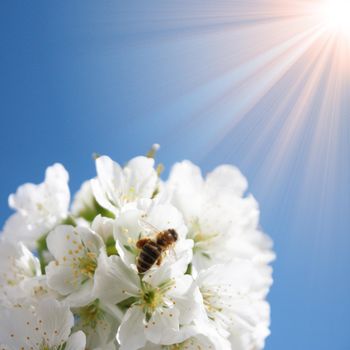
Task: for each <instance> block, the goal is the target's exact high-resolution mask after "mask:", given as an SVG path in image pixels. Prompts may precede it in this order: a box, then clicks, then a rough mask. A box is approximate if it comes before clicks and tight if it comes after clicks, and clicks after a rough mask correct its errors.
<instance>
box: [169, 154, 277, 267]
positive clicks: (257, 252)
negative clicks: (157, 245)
mask: <svg viewBox="0 0 350 350" xmlns="http://www.w3.org/2000/svg"><path fill="white" fill-rule="evenodd" d="M168 188H169V189H170V191H171V192H172V203H173V204H174V205H175V206H176V207H177V208H178V209H179V210H180V211H181V212H182V214H183V215H184V218H185V221H186V224H187V226H188V228H189V233H188V237H189V238H191V239H193V240H194V242H195V246H194V261H193V263H194V266H195V267H196V268H197V269H199V270H200V269H203V268H207V267H209V266H211V265H213V264H215V263H220V262H226V261H229V260H230V259H231V258H232V257H242V258H250V259H253V260H254V261H260V262H262V263H264V264H265V263H267V262H269V261H271V260H272V259H273V258H274V254H273V253H272V252H271V241H270V239H269V238H268V237H267V236H265V235H264V234H263V233H262V232H261V231H259V229H258V223H259V222H258V221H259V209H258V205H257V203H256V201H255V199H254V198H253V197H252V196H251V195H248V196H247V197H243V194H244V192H245V190H246V188H247V181H246V180H245V178H244V177H243V176H242V174H241V173H240V172H239V170H238V169H236V168H234V167H232V166H229V165H222V166H220V167H218V168H216V169H215V170H214V171H213V172H211V173H209V174H208V175H207V177H206V179H203V177H202V175H201V172H200V169H199V168H198V167H197V166H195V165H193V164H192V163H191V162H189V161H184V162H182V163H178V164H176V165H175V166H174V167H173V169H172V171H171V174H170V178H169V181H168Z"/></svg>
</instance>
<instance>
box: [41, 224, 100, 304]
mask: <svg viewBox="0 0 350 350" xmlns="http://www.w3.org/2000/svg"><path fill="white" fill-rule="evenodd" d="M103 246H104V244H103V241H102V239H101V238H100V237H99V236H98V235H97V234H95V233H94V232H92V231H91V230H90V229H88V228H86V227H73V226H70V225H60V226H57V227H56V228H55V229H54V230H53V231H52V232H50V233H49V235H48V237H47V247H48V249H49V251H50V253H51V254H52V255H53V256H54V259H55V260H54V261H52V262H50V264H49V265H48V266H47V267H46V275H47V283H48V285H49V287H50V288H52V289H54V290H56V291H57V292H58V293H60V294H61V295H63V296H69V297H68V299H67V301H68V302H70V303H71V305H73V306H82V305H86V304H87V303H88V302H90V301H92V300H93V298H92V296H91V291H92V286H93V281H94V280H93V277H94V273H95V270H96V267H97V259H98V255H99V253H100V249H101V248H102V247H103Z"/></svg>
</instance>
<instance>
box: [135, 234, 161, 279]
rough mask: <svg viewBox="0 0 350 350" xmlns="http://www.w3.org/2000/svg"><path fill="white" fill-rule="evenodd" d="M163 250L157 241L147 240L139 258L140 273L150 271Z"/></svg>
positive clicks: (138, 267)
mask: <svg viewBox="0 0 350 350" xmlns="http://www.w3.org/2000/svg"><path fill="white" fill-rule="evenodd" d="M161 253H162V250H161V248H160V247H158V245H157V243H155V242H153V241H149V242H147V243H146V244H145V245H144V246H143V247H142V249H141V252H140V254H139V256H138V259H137V270H138V272H139V273H145V272H146V271H148V270H149V269H150V268H151V267H152V266H153V265H154V264H155V262H156V261H157V260H158V258H159V256H160V255H161Z"/></svg>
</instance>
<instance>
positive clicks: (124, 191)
mask: <svg viewBox="0 0 350 350" xmlns="http://www.w3.org/2000/svg"><path fill="white" fill-rule="evenodd" d="M96 170H97V178H96V179H93V180H91V186H92V190H93V194H94V196H95V198H96V200H97V202H98V203H99V205H101V206H102V207H103V208H105V209H107V210H109V211H110V212H112V213H114V214H115V215H118V214H119V211H120V210H121V209H122V208H123V207H124V206H125V205H127V204H128V203H135V202H137V200H139V199H145V198H152V196H153V194H154V193H155V192H156V189H157V182H158V175H157V172H156V170H155V169H154V159H152V158H147V157H141V156H140V157H136V158H133V159H131V160H130V161H129V162H128V164H127V165H126V166H125V167H124V168H122V167H121V166H120V165H119V164H118V163H116V162H114V161H113V160H112V159H110V158H109V157H107V156H101V157H99V158H97V159H96Z"/></svg>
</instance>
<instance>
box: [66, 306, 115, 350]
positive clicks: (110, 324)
mask: <svg viewBox="0 0 350 350" xmlns="http://www.w3.org/2000/svg"><path fill="white" fill-rule="evenodd" d="M73 312H74V315H75V318H76V325H75V327H74V330H81V331H83V332H84V333H85V334H86V348H87V349H97V348H101V349H103V350H105V349H106V348H108V346H109V347H111V348H113V347H112V345H113V344H111V343H112V342H113V341H114V340H115V335H116V333H117V329H118V327H119V322H118V320H117V319H116V318H115V317H114V316H113V315H112V314H111V313H110V312H109V310H108V308H107V307H105V305H103V303H102V302H101V301H100V300H94V301H93V302H92V303H90V304H88V305H86V306H83V307H80V308H73ZM114 349H115V347H114Z"/></svg>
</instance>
